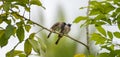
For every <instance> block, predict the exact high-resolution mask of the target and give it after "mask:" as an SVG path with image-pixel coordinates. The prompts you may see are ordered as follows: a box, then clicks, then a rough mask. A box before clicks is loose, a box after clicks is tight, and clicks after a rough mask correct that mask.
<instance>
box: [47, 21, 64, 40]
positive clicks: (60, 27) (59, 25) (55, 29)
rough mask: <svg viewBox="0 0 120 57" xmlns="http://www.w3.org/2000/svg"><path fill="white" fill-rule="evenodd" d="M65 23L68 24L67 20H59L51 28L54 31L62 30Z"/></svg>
mask: <svg viewBox="0 0 120 57" xmlns="http://www.w3.org/2000/svg"><path fill="white" fill-rule="evenodd" d="M65 25H66V23H65V22H57V23H55V24H53V26H52V27H51V28H50V30H51V31H52V32H54V31H60V30H61V29H62V28H63V27H64V26H65ZM52 32H50V33H49V34H48V36H47V38H49V37H50V35H51V34H52Z"/></svg>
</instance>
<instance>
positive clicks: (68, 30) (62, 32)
mask: <svg viewBox="0 0 120 57" xmlns="http://www.w3.org/2000/svg"><path fill="white" fill-rule="evenodd" d="M70 30H71V24H66V25H65V26H64V28H62V29H61V31H60V34H59V35H58V39H57V41H56V42H55V44H56V45H57V44H58V42H59V41H60V39H61V38H62V37H63V35H64V34H68V33H69V32H70Z"/></svg>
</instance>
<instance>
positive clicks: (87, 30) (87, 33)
mask: <svg viewBox="0 0 120 57" xmlns="http://www.w3.org/2000/svg"><path fill="white" fill-rule="evenodd" d="M89 10H90V0H88V8H87V12H86V14H87V17H89ZM86 35H87V46H88V54H90V49H89V25H88V26H87V27H86Z"/></svg>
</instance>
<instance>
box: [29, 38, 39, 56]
mask: <svg viewBox="0 0 120 57" xmlns="http://www.w3.org/2000/svg"><path fill="white" fill-rule="evenodd" d="M28 40H29V42H30V44H31V45H32V48H33V50H34V51H35V52H37V53H38V54H40V45H39V43H38V41H36V40H33V39H28Z"/></svg>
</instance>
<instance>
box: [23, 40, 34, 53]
mask: <svg viewBox="0 0 120 57" xmlns="http://www.w3.org/2000/svg"><path fill="white" fill-rule="evenodd" d="M24 51H25V54H26V55H29V54H30V53H31V51H32V46H31V44H30V43H29V41H28V39H27V40H26V41H25V43H24Z"/></svg>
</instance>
